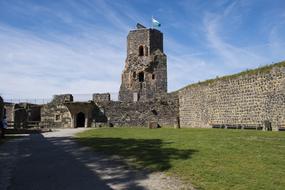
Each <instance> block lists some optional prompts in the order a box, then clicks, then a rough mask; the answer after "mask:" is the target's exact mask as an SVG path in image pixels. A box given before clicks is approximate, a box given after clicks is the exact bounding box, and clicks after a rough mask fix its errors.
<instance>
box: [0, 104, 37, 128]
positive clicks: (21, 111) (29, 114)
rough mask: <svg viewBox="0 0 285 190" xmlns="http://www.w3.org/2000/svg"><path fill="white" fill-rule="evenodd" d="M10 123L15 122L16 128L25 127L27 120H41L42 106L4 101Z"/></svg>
mask: <svg viewBox="0 0 285 190" xmlns="http://www.w3.org/2000/svg"><path fill="white" fill-rule="evenodd" d="M4 108H5V114H6V117H7V121H8V123H13V124H14V127H15V128H19V127H23V126H24V125H25V124H26V123H27V122H39V121H40V120H41V113H40V112H41V106H40V105H36V104H30V103H19V104H14V103H9V102H5V103H4Z"/></svg>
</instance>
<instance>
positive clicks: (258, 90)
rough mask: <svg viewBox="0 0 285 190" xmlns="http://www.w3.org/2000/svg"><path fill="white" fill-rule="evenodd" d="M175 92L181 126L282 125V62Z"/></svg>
mask: <svg viewBox="0 0 285 190" xmlns="http://www.w3.org/2000/svg"><path fill="white" fill-rule="evenodd" d="M178 92H179V115H180V124H181V127H199V128H209V127H236V128H251V127H252V128H254V127H260V128H261V127H263V128H264V127H270V126H271V127H272V129H273V130H278V129H279V128H284V127H285V112H284V110H285V62H281V63H277V64H274V65H270V66H266V67H262V68H259V69H255V70H248V71H245V72H242V73H238V74H235V75H231V76H225V77H222V78H217V79H213V80H207V81H204V82H201V83H196V84H191V85H189V86H186V87H184V88H182V89H181V90H179V91H178Z"/></svg>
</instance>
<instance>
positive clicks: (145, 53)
mask: <svg viewBox="0 0 285 190" xmlns="http://www.w3.org/2000/svg"><path fill="white" fill-rule="evenodd" d="M144 55H145V56H148V48H147V46H145V50H144Z"/></svg>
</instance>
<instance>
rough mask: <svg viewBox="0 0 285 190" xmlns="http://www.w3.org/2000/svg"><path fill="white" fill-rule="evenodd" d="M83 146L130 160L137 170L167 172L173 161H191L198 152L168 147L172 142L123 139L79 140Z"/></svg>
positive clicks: (97, 138) (94, 138) (93, 138)
mask: <svg viewBox="0 0 285 190" xmlns="http://www.w3.org/2000/svg"><path fill="white" fill-rule="evenodd" d="M77 140H78V142H79V143H81V144H82V145H85V146H89V147H92V148H94V150H95V151H96V152H102V153H104V154H108V155H118V156H122V157H123V158H126V159H130V160H131V164H134V166H135V167H137V168H148V169H150V170H154V171H165V170H168V169H169V168H171V160H186V159H190V158H191V156H192V154H193V153H195V152H197V150H192V149H186V150H179V149H176V148H170V147H167V145H169V144H171V143H170V142H163V141H162V140H160V139H122V138H99V137H92V138H87V137H84V138H77Z"/></svg>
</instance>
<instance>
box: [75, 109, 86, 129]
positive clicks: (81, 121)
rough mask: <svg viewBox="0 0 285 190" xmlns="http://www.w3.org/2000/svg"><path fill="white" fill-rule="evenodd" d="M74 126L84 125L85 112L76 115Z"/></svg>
mask: <svg viewBox="0 0 285 190" xmlns="http://www.w3.org/2000/svg"><path fill="white" fill-rule="evenodd" d="M76 127H85V114H84V113H82V112H79V113H78V114H77V116H76Z"/></svg>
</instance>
